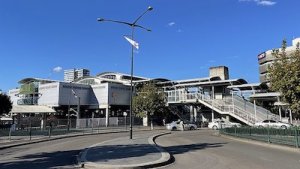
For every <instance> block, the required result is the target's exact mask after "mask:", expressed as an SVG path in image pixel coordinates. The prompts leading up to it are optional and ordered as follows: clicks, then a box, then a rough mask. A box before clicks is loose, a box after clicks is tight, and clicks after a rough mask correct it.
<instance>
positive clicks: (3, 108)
mask: <svg viewBox="0 0 300 169" xmlns="http://www.w3.org/2000/svg"><path fill="white" fill-rule="evenodd" d="M11 109H12V102H11V101H10V98H9V97H8V96H7V95H6V94H2V93H0V115H2V114H8V113H9V112H10V111H11Z"/></svg>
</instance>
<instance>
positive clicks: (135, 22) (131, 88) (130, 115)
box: [97, 6, 153, 139]
mask: <svg viewBox="0 0 300 169" xmlns="http://www.w3.org/2000/svg"><path fill="white" fill-rule="evenodd" d="M151 10H153V8H152V7H151V6H149V7H148V8H147V10H146V11H145V12H143V13H142V14H141V15H140V16H139V17H137V19H136V20H135V21H134V22H132V23H130V22H124V21H118V20H111V19H103V18H98V19H97V20H98V21H99V22H104V21H107V22H115V23H120V24H124V25H128V26H130V27H131V39H132V40H133V41H134V39H133V35H134V28H135V27H138V28H142V29H145V30H146V31H151V30H150V29H147V28H145V27H143V26H140V25H137V22H138V21H139V20H140V19H141V18H142V17H143V16H144V15H145V14H146V13H147V12H148V11H151ZM130 74H131V77H130V113H129V118H130V119H129V122H130V131H129V132H130V134H129V138H130V139H132V97H133V94H132V93H133V84H132V80H133V45H131V73H130Z"/></svg>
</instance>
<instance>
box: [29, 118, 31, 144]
mask: <svg viewBox="0 0 300 169" xmlns="http://www.w3.org/2000/svg"><path fill="white" fill-rule="evenodd" d="M29 140H31V117H29Z"/></svg>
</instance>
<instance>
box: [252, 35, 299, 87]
mask: <svg viewBox="0 0 300 169" xmlns="http://www.w3.org/2000/svg"><path fill="white" fill-rule="evenodd" d="M298 43H300V38H296V39H293V41H292V46H288V47H287V48H286V53H287V55H288V56H289V55H290V54H291V53H293V52H294V51H295V50H296V47H297V44H298ZM280 51H281V50H280ZM272 52H273V50H268V51H266V52H262V53H260V54H259V55H258V56H257V58H258V64H259V80H260V82H261V83H263V82H265V83H269V79H268V74H269V72H268V68H269V66H270V65H272V64H273V62H274V60H275V59H276V58H275V57H274V56H273V55H272Z"/></svg>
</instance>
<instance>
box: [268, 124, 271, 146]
mask: <svg viewBox="0 0 300 169" xmlns="http://www.w3.org/2000/svg"><path fill="white" fill-rule="evenodd" d="M267 130H268V143H271V138H270V127H269V126H268V128H267Z"/></svg>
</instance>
